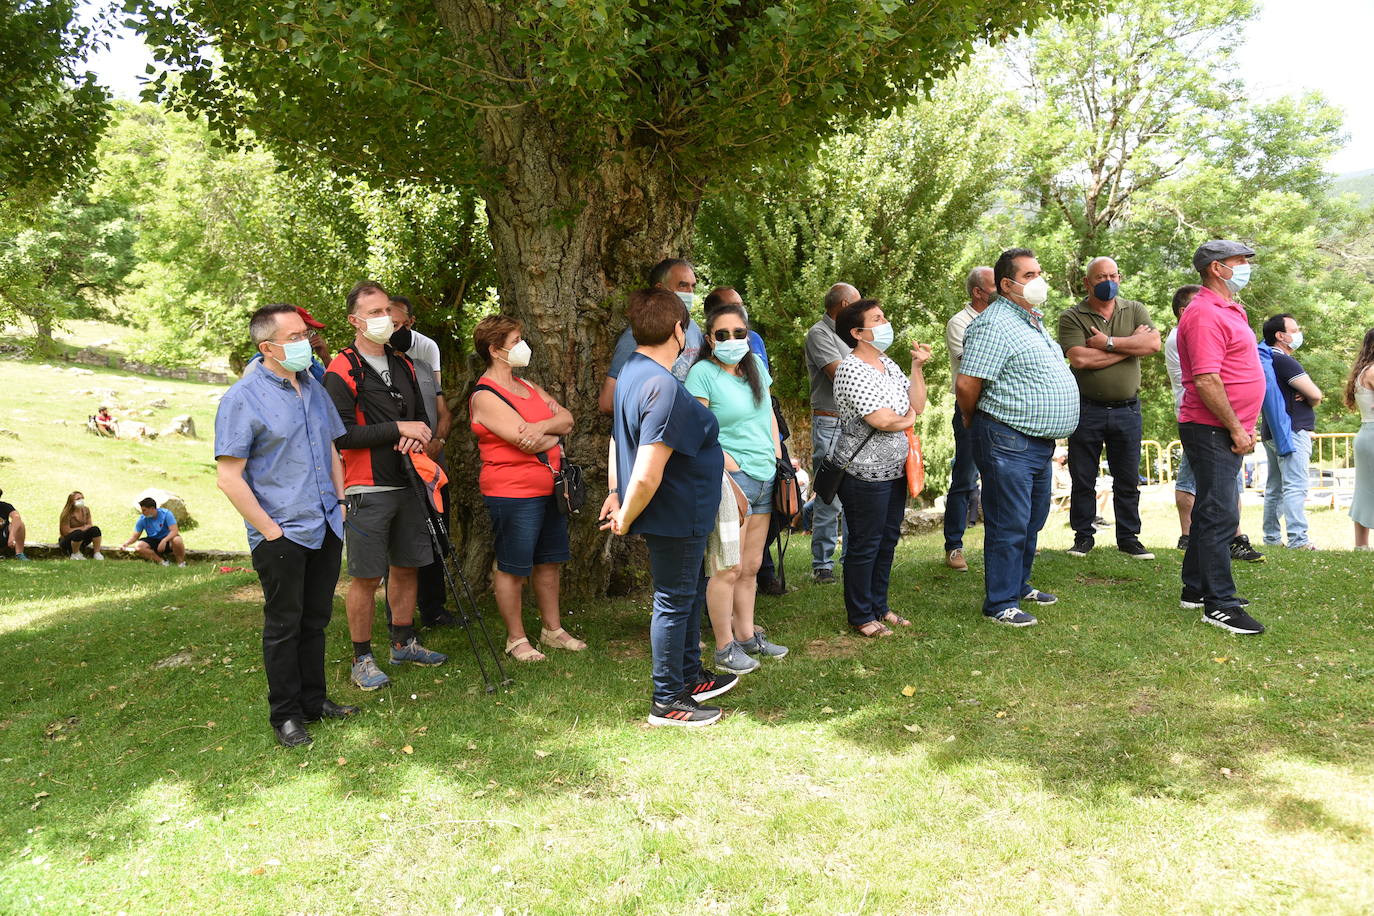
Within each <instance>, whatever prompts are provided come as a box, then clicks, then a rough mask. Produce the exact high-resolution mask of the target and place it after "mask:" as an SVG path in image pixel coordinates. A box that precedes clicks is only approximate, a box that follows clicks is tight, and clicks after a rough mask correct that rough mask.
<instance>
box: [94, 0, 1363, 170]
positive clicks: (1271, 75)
mask: <svg viewBox="0 0 1374 916" xmlns="http://www.w3.org/2000/svg"><path fill="white" fill-rule="evenodd" d="M1370 35H1374V0H1267V2H1265V3H1264V5H1263V7H1262V8H1261V11H1260V16H1259V19H1258V21H1256V22H1254V23H1251V25H1250V27H1249V28H1248V29H1247V38H1246V42H1245V45H1244V46H1243V47H1242V48H1241V50H1240V53H1239V59H1238V63H1239V75H1240V76H1241V77H1242V78H1243V79H1244V80H1245V82H1246V84H1247V86H1249V88H1250V97H1251V98H1252V99H1255V100H1268V99H1273V98H1277V97H1279V96H1282V95H1286V94H1290V93H1298V92H1302V91H1304V90H1306V89H1316V90H1319V91H1320V92H1322V93H1323V94H1324V95H1325V96H1326V98H1327V100H1328V101H1329V102H1332V103H1333V104H1335V105H1337V106H1339V107H1340V108H1341V109H1343V110H1344V112H1345V130H1346V132H1347V133H1348V134H1349V141H1348V142H1347V144H1346V146H1345V148H1344V149H1342V150H1341V151H1340V152H1338V153H1337V154H1336V155H1335V156H1334V157H1333V158H1332V160H1331V162H1330V163H1329V165H1328V168H1329V169H1330V171H1331V172H1333V173H1335V174H1337V175H1342V174H1345V173H1347V172H1356V171H1365V170H1369V169H1374V91H1371V90H1372V89H1374V86H1372V85H1371V84H1374V71H1372V70H1371V67H1370V59H1369V58H1368V57H1366V56H1365V55H1366V54H1369V53H1370V51H1369V49H1368V41H1367V38H1368V36H1370ZM151 61H152V58H151V56H150V55H149V53H148V50H147V48H146V47H144V45H143V42H142V40H141V39H139V38H138V36H136V35H132V34H129V33H122V34H121V35H120V36H119V37H118V38H117V39H116V40H115V41H114V43H113V44H112V47H111V49H110V50H109V51H108V52H105V53H101V54H99V55H97V56H96V57H94V58H93V60H92V61H91V68H92V69H93V70H94V71H95V72H96V73H97V74H98V75H99V77H100V80H101V82H103V83H104V84H105V85H106V86H107V87H109V88H110V89H111V90H112V91H114V93H115V94H116V95H118V96H120V97H122V98H135V97H136V96H137V95H138V90H139V77H140V76H142V75H143V72H144V67H145V66H146V65H147V64H149V63H151Z"/></svg>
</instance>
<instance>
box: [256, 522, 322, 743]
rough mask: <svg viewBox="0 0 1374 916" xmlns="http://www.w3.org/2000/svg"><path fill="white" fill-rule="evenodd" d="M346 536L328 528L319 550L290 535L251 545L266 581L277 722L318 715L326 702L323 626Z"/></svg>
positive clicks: (268, 658)
mask: <svg viewBox="0 0 1374 916" xmlns="http://www.w3.org/2000/svg"><path fill="white" fill-rule="evenodd" d="M342 553H343V542H342V541H340V540H339V538H338V537H337V536H335V534H334V532H333V531H329V530H327V531H325V535H324V543H323V544H322V545H320V547H319V548H318V549H316V550H311V549H310V548H308V547H302V546H301V545H300V544H297V543H296V542H295V541H292V540H291V539H289V538H286V537H280V538H277V539H276V540H275V541H263V542H262V543H261V544H259V545H258V546H257V547H256V548H254V550H253V569H255V570H257V573H258V579H259V580H260V581H261V583H262V597H263V606H262V664H263V670H264V671H265V672H266V674H267V705H268V708H269V720H270V721H271V723H272V725H273V727H276V726H278V725H281V724H282V723H283V722H285V721H286V720H287V719H314V718H317V717H318V716H319V714H320V707H322V706H323V705H324V700H325V687H324V631H325V627H327V626H329V618H330V616H331V615H332V614H333V611H334V586H335V585H336V584H337V583H338V581H339V560H340V558H341V556H342Z"/></svg>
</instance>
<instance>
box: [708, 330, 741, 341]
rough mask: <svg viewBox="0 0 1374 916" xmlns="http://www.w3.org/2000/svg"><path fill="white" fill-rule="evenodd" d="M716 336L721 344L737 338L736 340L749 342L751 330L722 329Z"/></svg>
mask: <svg viewBox="0 0 1374 916" xmlns="http://www.w3.org/2000/svg"><path fill="white" fill-rule="evenodd" d="M714 336H715V338H716V340H717V341H719V342H720V343H725V341H727V340H729V339H730V338H731V337H733V338H735V340H747V339H748V337H749V329H748V328H735V329H734V330H733V331H732V330H730V329H729V328H721V329H720V330H719V331H716V333H715V335H714Z"/></svg>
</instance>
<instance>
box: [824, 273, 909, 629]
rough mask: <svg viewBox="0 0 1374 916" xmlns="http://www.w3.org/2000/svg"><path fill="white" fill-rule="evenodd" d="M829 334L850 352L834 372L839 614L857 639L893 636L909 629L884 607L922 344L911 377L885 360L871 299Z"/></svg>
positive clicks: (879, 313) (884, 325)
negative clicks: (841, 536) (843, 530)
mask: <svg viewBox="0 0 1374 916" xmlns="http://www.w3.org/2000/svg"><path fill="white" fill-rule="evenodd" d="M835 333H836V334H838V335H839V336H840V339H841V340H843V341H844V342H845V343H846V344H849V345H851V346H853V347H854V351H853V352H852V353H851V354H850V355H849V356H846V357H845V358H844V359H843V360H841V361H840V365H839V366H838V367H837V368H836V369H835V403H836V405H837V406H838V407H839V412H840V420H841V423H842V428H841V433H840V438H839V441H838V442H837V443H836V445H835V451H834V457H835V459H836V460H837V461H840V462H841V463H844V462H848V464H847V466H846V468H845V473H844V475H843V476H842V477H841V478H840V491H839V495H840V502H841V503H842V504H843V505H844V514H845V519H846V522H847V524H848V534H847V535H846V538H847V541H848V543H846V544H845V547H844V606H845V612H846V614H847V616H848V618H849V625H850V626H851V627H853V628H854V629H855V630H857V631H858V632H859V634H860V635H861V636H867V637H870V638H872V637H879V636H891V635H892V629H891V628H890V627H889V626H888V624H892V625H893V626H902V627H909V626H911V621H909V620H907V619H906V618H904V617H902V616H901V615H899V614H897V613H896V612H894V611H893V610H892V609H891V608H889V607H888V605H887V589H888V579H889V578H890V576H891V573H892V554H893V552H894V551H895V549H896V547H897V540H898V538H899V537H900V536H901V529H902V515H903V513H904V511H905V509H906V454H907V438H906V430H908V429H910V428H911V427H912V426H914V425H915V423H916V417H917V416H919V415H920V414H921V412H922V411H923V410H925V407H926V380H925V375H924V374H923V372H922V368H921V367H922V366H923V365H924V364H925V361H926V360H927V359H929V358H930V347H929V346H928V345H927V344H922V343H917V342H915V341H913V342H912V344H911V373H910V375H905V374H903V373H902V370H901V369H900V368H898V367H897V364H896V363H894V362H893V361H892V360H891V359H888V357H887V356H885V355H884V351H885V350H887V348H888V347H889V346H891V344H892V338H893V332H892V324H891V322H889V321H888V320H887V316H886V315H884V314H883V309H882V306H881V305H880V304H879V303H878V300H877V299H860V300H859V301H858V302H855V303H854V304H853V305H850V306H848V307H847V308H846V309H845V310H844V311H843V312H841V313H840V316H839V317H838V318H837V319H836V320H835Z"/></svg>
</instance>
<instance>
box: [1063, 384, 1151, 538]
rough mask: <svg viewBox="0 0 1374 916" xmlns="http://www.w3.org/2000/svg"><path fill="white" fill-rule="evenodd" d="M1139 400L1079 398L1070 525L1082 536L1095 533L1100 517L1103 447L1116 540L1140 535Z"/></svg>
mask: <svg viewBox="0 0 1374 916" xmlns="http://www.w3.org/2000/svg"><path fill="white" fill-rule="evenodd" d="M1140 436H1141V421H1140V402H1139V401H1133V402H1132V403H1130V404H1123V405H1121V406H1113V407H1108V406H1106V405H1105V404H1101V403H1099V402H1097V401H1089V400H1088V399H1087V398H1079V401H1078V428H1077V429H1075V430H1074V431H1073V435H1071V436H1069V477H1070V479H1071V480H1072V489H1071V490H1070V491H1069V527H1071V528H1072V529H1073V533H1074V534H1075V535H1077V536H1078V537H1080V538H1091V537H1092V536H1093V531H1094V529H1093V519H1095V518H1097V468H1098V462H1099V461H1100V460H1101V458H1102V450H1103V447H1104V446H1105V447H1106V451H1107V470H1108V471H1110V472H1111V475H1112V508H1113V510H1114V512H1115V514H1116V543H1117V545H1118V546H1122V545H1125V544H1129V543H1131V542H1132V541H1136V540H1139V538H1140Z"/></svg>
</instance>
